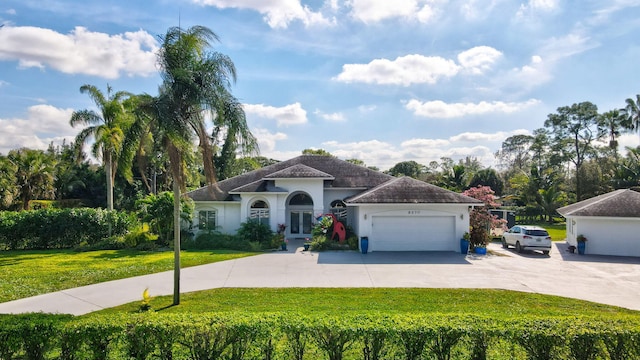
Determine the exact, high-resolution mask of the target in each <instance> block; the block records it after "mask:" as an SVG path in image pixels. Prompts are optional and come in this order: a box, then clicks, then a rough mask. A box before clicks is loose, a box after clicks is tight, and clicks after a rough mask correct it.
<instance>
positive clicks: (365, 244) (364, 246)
mask: <svg viewBox="0 0 640 360" xmlns="http://www.w3.org/2000/svg"><path fill="white" fill-rule="evenodd" d="M360 250H361V251H362V253H363V254H366V253H367V252H368V251H369V237H367V236H363V237H361V238H360Z"/></svg>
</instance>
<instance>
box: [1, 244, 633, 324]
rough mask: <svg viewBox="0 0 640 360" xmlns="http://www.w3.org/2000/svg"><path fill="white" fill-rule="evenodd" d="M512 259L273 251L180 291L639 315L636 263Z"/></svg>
mask: <svg viewBox="0 0 640 360" xmlns="http://www.w3.org/2000/svg"><path fill="white" fill-rule="evenodd" d="M554 245H555V246H554V249H553V250H552V253H551V256H544V255H542V254H537V253H525V254H517V253H515V251H514V250H512V249H511V250H505V249H502V248H501V247H500V245H497V244H490V245H489V250H490V254H489V255H487V256H475V255H468V256H466V257H465V256H464V255H461V254H458V253H454V252H397V253H396V252H377V253H369V254H366V255H363V254H360V253H358V252H354V251H346V252H321V253H317V252H303V251H302V248H297V250H296V251H293V250H290V251H288V252H273V253H268V254H262V255H257V256H251V257H246V258H240V259H235V260H229V261H224V262H218V263H213V264H208V265H201V266H194V267H189V268H185V269H182V270H181V291H182V292H183V293H184V292H192V291H199V290H206V289H214V288H222V287H230V288H233V287H258V288H259V287H273V288H280V287H414V288H490V289H506V290H516V291H524V292H532V293H540V294H548V295H558V296H564V297H571V298H576V299H582V300H588V301H593V302H598V303H603V304H608V305H615V306H620V307H625V308H628V309H633V310H640V301H638V299H640V259H638V258H619V257H603V256H581V255H577V254H570V253H568V252H567V251H566V250H565V249H566V245H564V244H559V243H556V244H554ZM145 288H149V292H150V293H151V296H159V295H171V294H172V293H173V272H172V271H167V272H162V273H157V274H151V275H144V276H137V277H133V278H128V279H123V280H115V281H109V282H104V283H99V284H94V285H89V286H83V287H79V288H74V289H68V290H63V291H58V292H54V293H50V294H44V295H38V296H34V297H30V298H26V299H20V300H15V301H10V302H6V303H0V313H25V312H48V313H61V314H73V315H82V314H86V313H89V312H92V311H97V310H102V309H105V308H109V307H113V306H117V305H121V304H126V303H130V302H134V301H140V300H141V299H142V292H143V291H144V289H145Z"/></svg>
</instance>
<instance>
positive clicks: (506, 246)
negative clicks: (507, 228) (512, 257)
mask: <svg viewBox="0 0 640 360" xmlns="http://www.w3.org/2000/svg"><path fill="white" fill-rule="evenodd" d="M502 247H503V248H505V249H508V248H509V244H507V240H506V239H505V238H502Z"/></svg>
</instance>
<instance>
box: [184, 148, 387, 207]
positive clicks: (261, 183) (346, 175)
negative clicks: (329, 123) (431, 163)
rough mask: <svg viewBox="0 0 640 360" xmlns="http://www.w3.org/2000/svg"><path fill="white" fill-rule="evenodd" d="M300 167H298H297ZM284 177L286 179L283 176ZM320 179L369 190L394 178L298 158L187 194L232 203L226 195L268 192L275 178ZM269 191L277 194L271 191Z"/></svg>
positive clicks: (344, 163)
mask: <svg viewBox="0 0 640 360" xmlns="http://www.w3.org/2000/svg"><path fill="white" fill-rule="evenodd" d="M298 165H302V166H298ZM285 175H286V176H285ZM283 177H287V178H322V179H325V180H326V181H327V182H329V183H330V186H331V187H334V188H356V189H362V190H366V189H370V188H373V187H375V186H378V185H380V184H382V183H385V182H387V181H389V180H392V179H394V177H393V176H391V175H387V174H383V173H381V172H379V171H375V170H371V169H368V168H366V167H364V166H360V165H355V164H352V163H350V162H347V161H344V160H340V159H338V158H335V157H332V156H321V155H301V156H298V157H295V158H293V159H290V160H286V161H282V162H279V163H276V164H273V165H269V166H266V167H263V168H261V169H257V170H254V171H250V172H248V173H246V174H242V175H238V176H234V177H232V178H229V179H226V180H222V181H219V182H218V183H217V184H216V186H211V187H209V186H205V187H202V188H199V189H196V190H193V191H190V192H188V193H187V196H189V197H190V198H191V199H193V200H194V201H225V200H228V201H230V200H232V198H231V197H230V195H229V193H230V192H232V193H235V192H260V191H269V189H271V188H270V186H269V182H273V179H276V178H283ZM271 191H278V189H277V188H272V190H271Z"/></svg>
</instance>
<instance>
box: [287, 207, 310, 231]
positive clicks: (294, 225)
mask: <svg viewBox="0 0 640 360" xmlns="http://www.w3.org/2000/svg"><path fill="white" fill-rule="evenodd" d="M290 221H291V234H298V235H300V234H302V235H307V234H311V228H312V226H313V212H312V211H303V210H292V211H291V216H290Z"/></svg>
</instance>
